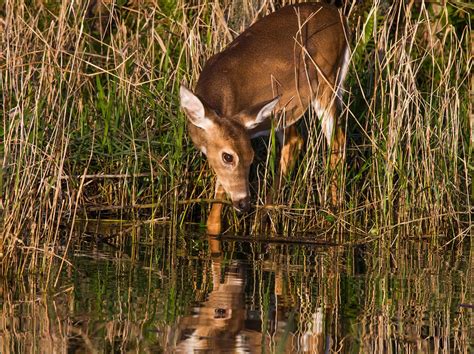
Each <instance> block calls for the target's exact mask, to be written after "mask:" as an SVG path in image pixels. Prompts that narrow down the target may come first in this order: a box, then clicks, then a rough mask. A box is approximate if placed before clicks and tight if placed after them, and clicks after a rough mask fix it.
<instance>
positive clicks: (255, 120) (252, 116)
mask: <svg viewBox="0 0 474 354" xmlns="http://www.w3.org/2000/svg"><path fill="white" fill-rule="evenodd" d="M279 100H280V96H277V97H275V98H273V99H271V100H269V101H265V102H262V103H260V104H257V105H255V106H253V107H252V108H250V109H249V110H246V111H244V112H241V113H240V114H239V116H240V119H241V121H242V123H243V125H244V126H245V128H247V129H249V130H250V129H253V128H255V127H257V126H258V125H259V124H261V123H263V122H264V121H265V120H266V119H267V118H269V117H271V115H272V112H273V109H274V108H275V106H276V105H277V103H278V101H279Z"/></svg>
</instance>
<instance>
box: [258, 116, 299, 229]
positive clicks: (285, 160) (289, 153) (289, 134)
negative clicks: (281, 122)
mask: <svg viewBox="0 0 474 354" xmlns="http://www.w3.org/2000/svg"><path fill="white" fill-rule="evenodd" d="M278 141H279V142H280V146H281V153H280V164H279V166H278V171H277V174H276V176H275V179H274V180H273V186H272V189H271V190H270V191H268V193H267V197H266V200H265V204H266V205H267V206H271V205H272V204H273V197H274V194H276V193H278V191H279V190H280V189H281V186H282V184H283V178H285V176H287V175H288V173H290V171H291V170H292V169H293V167H294V165H295V161H296V158H297V157H298V154H299V153H300V151H301V148H302V147H303V142H304V141H303V139H302V138H301V136H300V135H299V134H298V131H297V129H296V127H295V126H294V125H292V126H289V127H287V128H285V129H284V130H283V131H281V132H279V133H278ZM260 221H261V223H262V224H263V225H264V227H267V226H269V222H270V220H269V215H268V213H265V212H264V213H263V214H262V215H261V218H260ZM274 231H275V230H274Z"/></svg>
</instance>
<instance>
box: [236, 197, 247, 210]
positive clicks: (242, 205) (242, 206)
mask: <svg viewBox="0 0 474 354" xmlns="http://www.w3.org/2000/svg"><path fill="white" fill-rule="evenodd" d="M234 208H236V209H237V210H238V211H240V212H245V211H247V210H249V209H250V197H245V198H244V199H240V200H237V201H236V202H234Z"/></svg>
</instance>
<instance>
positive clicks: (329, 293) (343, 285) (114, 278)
mask: <svg viewBox="0 0 474 354" xmlns="http://www.w3.org/2000/svg"><path fill="white" fill-rule="evenodd" d="M114 235H115V237H111V236H114ZM117 235H119V236H117ZM117 237H119V238H126V239H127V240H129V242H128V244H129V246H127V247H116V246H114V245H113V244H110V242H115V241H116V240H117ZM82 239H83V241H82V242H81V243H78V244H75V245H73V246H71V254H72V256H71V258H70V259H71V262H72V265H67V264H65V265H64V266H63V269H62V271H61V272H60V273H59V277H58V283H57V286H56V287H55V288H53V287H50V289H49V290H48V291H41V290H40V289H41V286H40V284H41V282H44V281H45V278H46V276H40V275H36V276H35V275H30V276H27V277H25V278H23V279H9V280H3V281H2V282H0V284H1V291H0V294H1V297H0V305H1V314H0V352H1V353H24V352H40V353H54V352H68V353H94V352H106V353H111V352H131V353H135V352H137V353H142V352H145V353H146V352H149V353H161V352H183V353H186V352H193V351H194V352H199V353H218V352H228V353H233V352H257V353H260V352H267V353H297V352H301V353H325V352H334V351H340V352H344V353H406V352H414V353H429V352H432V353H438V352H440V353H444V352H446V353H469V352H472V351H473V349H474V343H473V338H474V336H473V331H474V316H473V311H474V309H473V308H472V304H473V302H474V301H473V284H474V281H473V280H474V279H473V263H472V257H471V255H472V250H471V249H470V247H471V246H470V244H469V242H464V244H460V245H454V244H453V245H451V246H447V247H434V246H432V243H431V244H430V243H429V242H426V241H420V240H413V241H407V242H404V244H403V248H401V246H398V249H396V248H395V249H394V248H392V249H388V248H387V247H386V245H385V244H384V243H382V242H372V243H370V244H366V245H359V246H341V245H327V246H324V245H314V244H305V243H304V242H299V243H297V244H291V243H278V242H261V241H258V242H250V241H244V240H232V239H222V240H217V239H209V238H207V237H206V236H205V235H202V234H200V233H193V232H189V233H183V234H179V235H171V236H170V235H169V234H168V233H167V232H166V230H163V233H162V234H160V233H158V234H156V233H155V234H154V239H155V240H156V239H160V240H161V241H160V242H157V241H153V240H152V238H151V235H150V233H149V230H143V229H133V230H131V231H127V230H125V232H123V230H122V232H121V233H120V234H119V233H113V232H111V231H109V230H107V231H101V232H96V233H91V232H90V231H88V232H87V233H86V234H85V236H83V237H82ZM98 240H100V241H98ZM104 241H106V242H104ZM134 241H135V242H134ZM138 241H139V242H138ZM439 243H440V244H442V242H439ZM119 244H120V243H119ZM59 264H60V262H59V261H58V262H56V261H55V262H54V263H53V267H52V269H53V271H52V272H51V275H50V283H53V282H54V280H55V279H54V278H55V275H54V272H55V271H56V273H57V269H58V268H59Z"/></svg>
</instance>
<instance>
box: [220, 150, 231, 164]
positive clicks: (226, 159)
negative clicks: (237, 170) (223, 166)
mask: <svg viewBox="0 0 474 354" xmlns="http://www.w3.org/2000/svg"><path fill="white" fill-rule="evenodd" d="M222 161H224V162H225V163H232V162H234V156H232V155H231V154H228V153H226V152H224V153H222Z"/></svg>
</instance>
